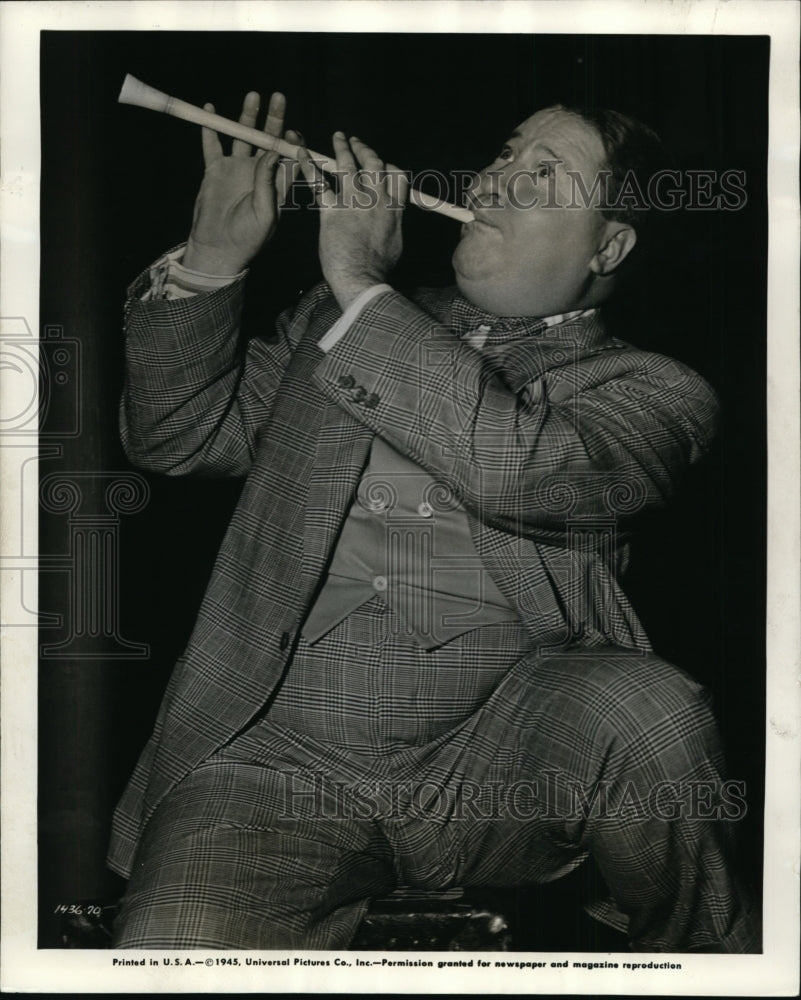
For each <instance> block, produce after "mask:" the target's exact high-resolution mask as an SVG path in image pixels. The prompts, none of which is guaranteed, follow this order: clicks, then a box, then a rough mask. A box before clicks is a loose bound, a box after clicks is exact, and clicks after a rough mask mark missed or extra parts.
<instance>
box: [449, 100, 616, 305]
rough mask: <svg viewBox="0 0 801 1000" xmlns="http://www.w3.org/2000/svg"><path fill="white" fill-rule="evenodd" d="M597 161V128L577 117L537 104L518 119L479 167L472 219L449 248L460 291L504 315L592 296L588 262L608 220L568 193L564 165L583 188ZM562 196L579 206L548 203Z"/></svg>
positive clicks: (601, 160)
mask: <svg viewBox="0 0 801 1000" xmlns="http://www.w3.org/2000/svg"><path fill="white" fill-rule="evenodd" d="M554 160H559V161H562V162H560V163H559V164H558V165H555V164H554V163H553V162H549V161H554ZM604 165H605V155H604V148H603V143H602V142H601V138H600V136H599V135H598V133H597V132H596V131H595V129H594V128H593V127H592V126H591V125H589V124H587V123H586V122H584V121H582V120H581V119H580V118H579V117H578V116H576V115H573V114H571V113H569V112H567V111H563V110H561V109H559V108H546V109H545V110H543V111H538V112H537V113H536V114H535V115H533V116H532V117H531V118H529V119H527V120H526V121H525V122H523V124H522V125H520V126H519V128H518V129H516V130H515V132H513V133H512V135H511V137H510V138H509V140H508V141H507V143H506V144H505V145H504V146H503V148H502V149H501V151H500V153H499V155H498V156H497V158H496V159H495V160H493V162H492V163H491V164H489V166H488V167H486V168H485V169H484V170H483V171H482V172H481V183H480V185H479V187H478V188H477V190H476V191H475V192H474V198H477V202H478V203H477V204H474V205H471V207H472V208H473V210H474V212H475V221H474V222H470V223H468V224H467V225H465V226H464V227H463V230H462V238H461V241H460V242H459V245H458V246H457V248H456V251H455V253H454V256H453V266H454V269H455V272H456V283H457V285H458V286H459V289H460V291H461V292H462V294H463V295H464V296H465V297H466V298H468V299H470V300H471V301H472V302H474V303H475V304H476V305H478V306H481V307H482V308H484V309H488V310H489V311H490V312H494V313H496V314H498V315H507V316H509V315H511V316H523V315H529V316H549V315H553V314H555V313H561V312H567V311H569V310H571V309H579V308H585V307H586V306H588V305H591V304H594V301H593V293H592V292H591V291H590V286H591V285H593V279H594V278H595V271H594V270H593V269H592V265H593V261H594V260H595V259H596V254H597V253H598V251H599V249H600V247H601V246H602V245H603V244H604V243H605V241H606V236H607V231H608V224H607V220H606V219H605V218H604V217H603V216H602V214H601V212H600V210H599V209H597V208H593V207H589V206H585V205H583V201H582V198H581V197H580V195H579V197H576V198H574V197H573V189H572V187H571V180H570V177H569V176H568V174H567V173H566V171H568V170H571V171H577V172H578V173H579V174H580V175H581V178H582V181H583V183H584V186H585V189H586V190H588V191H591V190H592V186H593V183H594V181H595V178H596V176H597V174H598V172H599V171H601V170H603V169H604ZM535 199H536V204H535V205H533V207H528V206H532V203H533V202H534V200H535ZM596 200H597V196H596ZM571 202H573V203H574V204H579V205H580V207H573V208H567V207H548V206H549V204H550V206H557V205H561V206H567V205H570V204H571Z"/></svg>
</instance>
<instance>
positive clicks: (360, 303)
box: [317, 284, 393, 354]
mask: <svg viewBox="0 0 801 1000" xmlns="http://www.w3.org/2000/svg"><path fill="white" fill-rule="evenodd" d="M392 290H393V289H392V285H385V284H380V285H371V286H370V287H369V288H365V290H364V291H363V292H359V294H358V295H357V296H356V298H355V299H354V300H353V302H351V304H350V305H349V306H348V308H347V309H346V310H345V312H343V313H342V315H341V316H340V317H339V319H338V320H337V321H336V323H334V325H333V326H332V327H331V329H330V330H329V331H328V332H327V333H325V334H324V335H323V336H322V337H321V338H320V340H319V341H318V342H317V346H318V347H319V348H320V350H321V351H325V352H326V354H327V353H328V351H330V350H331V348H332V347H334V345H335V344H338V343H339V341H340V340H342V338H343V337H344V336H345V334H346V333H347V332H348V330H349V329H350V327H351V326H352V325H353V323H354V322H355V320H356V318H357V317H358V316H359V314H360V313H361V312H362V310H363V309H364V308H365V307H366V306H367V304H368V303H369V302H372V301H373V299H374V298H375V297H376V295H380V294H381V293H382V292H391V291H392Z"/></svg>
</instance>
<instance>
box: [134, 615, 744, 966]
mask: <svg viewBox="0 0 801 1000" xmlns="http://www.w3.org/2000/svg"><path fill="white" fill-rule="evenodd" d="M388 615H389V612H388V611H387V609H386V607H385V606H384V605H383V604H382V603H381V602H380V600H378V599H373V601H371V602H370V603H369V604H368V605H365V606H364V607H362V608H360V609H359V610H358V611H357V612H355V613H354V614H353V615H352V616H351V617H350V618H349V619H347V620H346V621H345V622H343V623H342V624H341V625H340V626H338V627H337V628H336V629H335V630H334V631H333V632H332V633H331V634H330V635H329V636H327V637H325V638H324V639H323V640H321V641H320V642H319V643H317V644H315V645H314V646H313V647H309V646H307V645H306V644H305V643H304V642H303V640H301V644H300V646H299V648H298V650H297V653H296V655H295V659H294V661H293V664H292V668H291V670H290V672H289V675H288V678H287V685H286V686H285V687H284V688H282V689H281V692H280V693H279V695H278V697H277V699H276V701H275V702H274V704H273V707H272V709H271V711H270V712H269V713H268V714H267V715H266V716H265V717H264V718H262V719H261V720H260V721H258V722H257V723H256V724H254V725H253V726H251V727H250V728H249V729H247V730H246V731H245V732H243V733H242V734H240V735H239V736H237V737H236V738H235V739H234V740H233V741H232V742H231V743H229V744H228V745H227V746H225V747H223V748H221V749H220V750H218V751H217V752H216V753H215V754H213V755H212V756H211V757H210V758H209V759H208V760H207V761H205V762H204V763H203V764H201V765H200V766H199V767H197V768H196V769H195V770H193V772H192V773H191V774H190V775H189V776H188V777H187V778H186V779H185V780H184V781H182V782H181V784H180V785H178V787H177V788H176V789H175V790H174V791H173V792H172V793H171V794H170V795H169V796H167V797H166V798H165V799H164V800H163V801H162V803H161V804H160V805H159V806H158V808H157V809H156V811H155V813H154V816H153V818H152V820H151V821H150V823H149V824H148V826H147V828H146V832H145V837H144V840H143V843H142V847H141V848H140V851H139V853H138V855H137V860H136V864H135V866H134V874H133V877H132V879H131V883H130V886H129V890H128V894H127V895H126V898H125V901H124V904H123V908H122V911H121V915H120V917H119V919H118V921H117V926H116V938H115V946H116V947H125V948H167V947H181V948H184V947H187V948H189V947H218V948H237V947H240V948H243V947H244V948H278V947H295V948H335V947H345V946H347V944H348V943H349V941H350V939H351V937H352V935H353V934H354V932H355V930H356V928H357V927H358V924H359V922H360V920H361V919H362V917H363V915H364V913H365V910H366V907H367V903H368V901H369V898H370V897H371V896H375V895H379V894H383V893H386V892H388V891H389V890H390V889H391V888H393V887H394V886H395V885H396V884H397V883H398V882H401V883H402V884H405V885H407V886H409V885H410V886H420V887H423V888H426V889H429V890H434V889H446V888H448V887H451V886H454V885H460V886H466V887H468V886H482V885H496V886H501V885H508V886H516V885H525V884H532V883H538V882H545V881H550V880H552V879H554V878H557V877H558V876H559V875H563V874H565V873H567V872H569V871H570V870H571V869H573V868H574V867H576V865H578V864H580V863H581V862H582V861H583V860H584V859H585V858H586V856H587V854H588V853H592V855H593V857H594V859H595V860H596V863H597V864H598V865H599V867H600V869H601V871H602V872H603V874H604V876H605V879H606V881H607V884H608V886H609V887H610V889H611V891H612V894H613V898H612V899H599V900H597V901H596V902H595V903H594V904H593V911H592V912H593V913H594V915H596V916H598V917H599V918H601V919H603V920H605V921H606V922H608V923H611V924H612V925H614V926H617V927H618V928H619V929H621V930H628V932H629V934H630V937H631V940H632V944H633V947H634V948H635V949H637V950H642V951H675V950H700V951H703V950H714V951H747V950H754V949H755V948H757V947H758V940H757V939H756V936H755V932H754V922H753V918H752V915H751V914H750V913H749V912H748V909H747V905H746V904H745V903H744V902H743V900H744V897H743V894H742V892H741V890H740V888H739V887H738V886H737V885H736V883H735V882H734V881H733V880H732V876H731V872H732V866H731V864H730V858H729V856H728V855H729V851H730V843H729V838H730V833H731V831H730V829H729V827H730V826H731V824H726V823H718V824H712V823H710V822H708V820H706V819H703V818H699V817H697V816H694V814H693V811H692V809H691V808H689V807H690V804H691V799H692V794H693V793H692V791H691V789H692V788H694V787H695V788H698V787H704V788H705V789H706V791H705V792H704V796H703V797H704V801H705V802H706V803H707V806H706V808H707V809H708V808H720V804H721V796H722V794H723V788H724V786H723V774H722V762H721V758H720V751H719V747H718V743H717V735H716V728H715V724H714V721H713V719H712V716H711V714H710V711H709V705H708V701H707V698H706V695H705V693H704V691H703V690H702V689H701V688H700V687H699V686H698V685H697V684H696V683H695V682H693V681H692V680H691V679H690V678H689V677H688V676H686V675H685V674H683V673H682V672H681V671H679V670H676V669H675V668H673V667H671V666H669V665H668V664H666V663H664V662H663V661H661V660H659V659H658V658H657V657H655V656H653V655H652V654H648V655H645V656H643V655H640V654H639V653H637V652H636V651H632V650H622V649H613V648H606V649H603V650H596V651H592V652H589V651H586V650H575V651H572V652H568V651H563V652H562V653H561V654H558V655H554V656H548V657H542V656H540V655H539V654H538V653H537V652H536V651H530V652H529V653H528V654H525V653H524V651H525V648H526V646H527V643H528V639H527V637H526V633H525V630H524V629H523V628H522V627H520V626H516V625H514V624H499V625H494V626H488V627H486V628H481V629H477V630H476V631H475V632H474V633H470V634H468V635H465V636H462V637H460V638H459V639H457V640H455V641H454V642H452V643H449V644H447V645H446V646H444V647H440V648H438V649H435V650H423V649H421V648H420V647H419V646H417V645H416V644H414V643H411V642H409V640H408V639H403V638H399V637H397V636H396V635H395V634H394V632H393V631H392V629H391V628H390V629H388V628H387V627H386V626H387V617H388ZM475 654H480V656H481V658H482V659H483V660H484V661H485V663H486V667H485V669H484V670H482V669H481V668H479V667H473V668H471V667H469V666H468V667H467V668H464V667H463V665H462V664H463V663H464V662H466V661H468V657H469V656H471V655H475ZM304 695H305V698H306V706H307V707H308V711H304V702H303V699H304ZM326 701H330V704H329V706H328V708H327V709H326ZM655 789H660V790H661V791H660V796H661V798H660V802H659V805H660V808H661V809H662V813H663V815H662V816H661V817H660V815H659V809H656V808H655V807H654V802H655V801H656V800H655V795H654V790H655ZM665 793H667V794H665ZM677 796H679V797H682V801H683V810H682V811H680V812H679V813H678V814H676V815H674V816H672V817H670V816H668V815H667V809H666V806H667V804H668V803H669V802H670V801H671V800H675V798H676V797H677Z"/></svg>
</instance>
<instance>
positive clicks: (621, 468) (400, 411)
mask: <svg viewBox="0 0 801 1000" xmlns="http://www.w3.org/2000/svg"><path fill="white" fill-rule="evenodd" d="M146 283H147V274H145V275H143V276H140V279H138V281H137V282H136V283H135V284H134V285H133V286H132V289H131V296H130V298H129V300H128V303H127V307H126V309H127V342H126V343H127V346H126V350H127V367H126V384H125V388H124V392H123V398H122V404H121V427H122V437H123V442H124V445H125V448H126V452H127V454H128V456H129V458H130V459H131V461H132V462H133V463H134V464H136V465H139V466H141V467H143V468H145V469H148V470H151V471H155V472H161V473H165V474H167V475H184V474H195V475H201V476H203V475H205V476H226V475H227V476H245V475H246V476H247V479H246V482H245V485H244V488H243V491H242V494H241V497H240V500H239V504H238V506H237V509H236V511H235V513H234V515H233V518H232V520H231V524H230V526H229V528H228V531H227V534H226V536H225V538H224V541H223V543H222V546H221V549H220V552H219V554H218V557H217V561H216V564H215V567H214V572H213V574H212V578H211V581H210V583H209V586H208V589H207V592H206V595H205V597H204V600H203V603H202V606H201V609H200V612H199V615H198V619H197V623H196V625H195V628H194V631H193V633H192V636H191V638H190V640H189V644H188V646H187V648H186V650H185V651H184V653H183V654H182V656H181V657H180V659H179V661H178V663H177V664H176V666H175V669H174V671H173V674H172V676H171V679H170V682H169V684H168V687H167V690H166V693H165V696H164V699H163V702H162V705H161V708H160V711H159V714H158V718H157V721H156V724H155V729H154V732H153V735H152V737H151V739H150V741H149V742H148V744H147V746H146V747H145V750H144V751H143V753H142V756H141V758H140V760H139V763H138V765H137V767H136V769H135V772H134V775H133V777H132V778H131V781H130V783H129V785H128V788H127V789H126V791H125V793H124V795H123V797H122V799H121V801H120V803H119V805H118V807H117V811H116V813H115V817H114V827H113V836H112V844H111V849H110V854H109V864H110V866H111V867H112V868H113V869H114V870H115V871H117V872H119V873H121V874H123V875H126V876H127V875H128V874H129V872H130V868H131V864H132V860H133V856H134V852H135V849H136V845H137V841H138V838H139V835H140V833H141V830H142V827H143V825H144V823H145V822H146V821H147V819H148V817H149V816H150V815H151V813H152V811H153V810H154V808H155V807H156V805H157V804H158V802H159V801H160V800H161V799H162V798H163V796H164V795H165V794H167V792H169V790H170V789H171V788H172V787H173V786H174V785H175V784H176V783H177V782H178V781H180V780H181V778H182V777H183V776H185V775H186V774H187V773H188V772H189V771H190V770H191V769H192V768H193V767H195V766H196V765H197V764H198V763H199V762H201V761H202V760H204V759H205V758H207V757H208V756H209V755H210V754H211V753H213V752H214V751H215V750H216V749H217V748H219V747H220V746H221V745H223V744H224V743H226V742H227V741H228V740H230V739H231V738H232V737H233V735H234V734H235V733H237V732H238V731H239V730H241V729H242V728H243V727H244V726H246V725H247V724H248V723H249V722H250V721H251V720H252V719H253V718H254V716H256V715H257V714H258V713H259V712H260V711H262V710H263V708H264V706H265V703H266V702H267V701H268V699H269V697H270V694H271V693H272V692H273V691H274V689H275V688H276V685H277V684H278V683H279V681H280V679H281V676H282V674H283V672H284V670H285V669H286V667H287V665H288V663H289V661H290V659H291V656H292V651H293V647H294V644H295V641H296V637H297V636H298V634H299V628H300V626H301V624H302V622H303V619H304V616H305V614H306V613H307V611H308V609H309V608H310V606H311V604H312V602H313V600H314V598H315V596H316V594H317V591H318V589H319V587H320V584H321V582H322V580H323V579H324V576H325V570H326V566H327V563H328V561H329V559H330V556H331V554H332V550H333V545H334V543H335V540H336V538H337V534H338V532H339V530H340V528H341V526H342V524H343V521H344V518H345V516H346V514H347V511H348V508H349V505H350V502H351V500H352V498H353V495H354V490H355V488H356V486H357V484H358V481H359V477H360V475H361V472H362V470H363V468H364V466H365V464H366V461H367V457H368V453H369V449H370V443H371V441H372V439H373V436H374V435H380V436H381V437H383V438H385V439H386V440H387V441H388V442H389V443H390V444H391V445H392V446H394V447H395V448H396V449H398V450H399V451H400V452H402V453H403V454H405V455H407V456H409V457H410V458H412V459H413V460H414V461H415V462H417V463H418V464H419V465H421V466H422V467H424V468H425V469H426V470H427V471H428V472H429V473H431V474H432V475H433V476H434V477H435V478H437V479H439V480H441V481H442V482H443V483H444V484H445V485H446V486H448V487H450V488H451V489H452V490H454V491H455V493H456V494H457V496H458V497H459V498H460V499H461V501H462V503H463V504H464V506H465V507H466V509H467V511H468V514H469V517H470V525H471V531H472V535H473V540H474V543H475V546H476V549H477V551H478V553H479V555H480V557H481V559H482V561H483V562H484V564H485V566H486V568H487V570H488V571H489V572H490V573H491V574H492V576H493V578H494V580H495V582H496V584H497V585H498V587H499V588H500V589H501V591H502V592H503V593H504V594H505V596H506V597H507V599H508V600H510V601H511V602H512V603H513V605H514V606H516V607H517V608H518V610H519V612H520V615H521V617H522V619H523V620H524V621H525V623H526V625H527V627H528V628H529V631H530V633H531V635H532V638H533V640H534V642H535V643H536V644H537V645H538V646H540V647H543V646H544V647H559V646H560V645H564V644H572V645H574V646H575V645H576V644H578V645H580V646H586V647H592V646H597V645H601V644H608V643H613V644H616V645H619V646H625V647H629V648H635V649H636V648H640V649H643V650H645V649H648V641H647V638H646V636H645V634H644V632H643V630H642V628H641V626H640V624H639V622H638V621H637V618H636V616H635V615H634V612H633V610H632V609H631V606H630V605H629V602H628V600H627V599H626V597H625V595H624V594H623V592H622V590H621V589H620V587H619V585H618V583H617V580H616V570H617V568H618V564H619V561H620V557H621V553H622V552H623V550H624V544H623V543H624V541H625V536H624V529H625V522H626V520H627V519H628V518H629V517H630V516H632V515H634V514H636V513H638V512H641V511H643V510H646V509H648V508H652V507H654V506H658V505H661V504H663V503H664V502H665V501H666V500H667V499H668V498H669V497H670V495H671V494H672V493H673V491H674V490H675V488H676V485H677V482H678V480H679V478H680V476H681V474H682V472H683V471H684V470H685V469H686V468H687V466H688V465H689V464H690V463H691V462H693V461H695V460H696V459H697V458H698V457H699V456H700V455H701V454H702V453H703V452H704V451H705V450H706V448H707V447H708V445H709V442H710V440H711V438H712V436H713V433H714V426H715V419H716V411H717V406H716V402H715V398H714V395H713V393H712V391H711V390H710V388H709V387H708V386H707V385H706V383H705V382H704V381H703V380H702V379H701V378H699V376H697V375H696V374H695V373H694V372H692V371H690V370H689V369H688V368H686V367H684V366H683V365H681V364H679V363H677V362H676V361H673V360H670V359H668V358H665V357H662V356H659V355H655V354H652V353H648V352H645V351H641V350H638V349H636V348H634V347H631V346H630V345H628V344H625V343H623V342H621V341H618V340H615V339H613V338H611V337H609V336H608V335H607V334H606V332H605V331H604V328H603V325H602V322H601V320H600V318H599V317H598V314H597V313H596V314H595V315H593V316H591V317H589V318H586V317H585V318H581V319H579V320H577V321H574V322H568V323H565V324H562V325H561V326H559V327H554V328H550V329H548V330H546V331H545V332H543V333H542V334H539V335H537V336H532V337H528V338H525V339H523V340H516V341H511V342H507V343H501V344H498V345H496V346H494V347H493V346H491V345H490V346H488V347H487V348H485V349H484V350H483V351H481V352H478V351H476V350H474V349H473V348H472V347H470V346H469V345H468V344H466V343H465V342H463V341H461V340H460V339H459V338H458V337H456V336H455V335H454V333H453V331H452V330H451V329H450V328H449V326H448V317H449V301H450V298H451V297H452V294H453V293H451V295H450V296H449V295H448V294H446V293H434V292H427V293H423V294H422V295H421V296H420V297H419V298H418V299H417V300H416V301H415V302H412V301H410V300H409V299H406V298H404V297H403V296H401V295H400V294H398V293H396V292H386V293H382V294H380V295H378V296H377V297H376V298H375V299H373V301H372V302H371V303H370V304H369V305H368V306H367V307H366V309H365V310H364V311H363V312H362V313H361V315H360V316H359V317H358V319H357V320H356V322H355V323H354V325H353V326H352V327H351V328H350V330H349V331H348V333H347V334H346V336H345V337H344V338H343V339H342V340H341V341H340V342H339V343H338V344H337V345H336V346H335V347H334V348H333V349H332V350H331V351H330V352H329V353H328V354H325V353H323V352H322V351H321V350H320V348H319V347H318V346H317V342H318V341H319V339H320V337H321V336H322V335H323V334H324V333H325V332H326V331H327V330H328V329H329V328H330V327H331V325H332V324H333V323H334V321H335V320H336V319H337V318H338V317H339V315H340V310H339V308H338V306H337V305H336V302H335V300H334V299H333V297H332V296H331V294H330V292H329V290H328V288H327V286H325V285H319V286H317V287H316V288H314V289H313V290H312V291H311V292H310V293H308V294H307V295H306V296H305V297H304V298H303V299H302V300H301V301H300V303H299V305H298V306H297V308H296V309H295V310H294V311H290V312H288V313H286V314H284V315H282V316H281V318H280V319H279V321H278V324H277V338H276V339H273V340H270V341H267V340H261V339H253V340H251V341H250V342H249V343H248V344H247V346H246V347H244V348H242V347H240V345H239V343H238V324H239V316H240V310H241V296H242V282H241V281H237V282H235V283H234V284H232V285H229V286H227V287H225V288H223V289H221V290H218V291H215V292H211V293H208V294H204V295H199V296H197V297H194V298H186V299H177V300H161V301H150V302H142V301H140V300H139V298H138V296H139V295H141V293H142V291H143V289H144V287H145V285H146Z"/></svg>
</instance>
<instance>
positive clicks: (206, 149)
mask: <svg viewBox="0 0 801 1000" xmlns="http://www.w3.org/2000/svg"><path fill="white" fill-rule="evenodd" d="M203 110H204V111H210V112H211V113H212V114H214V105H213V104H204V105H203ZM200 141H201V143H202V145H203V162H204V163H205V165H206V166H207V167H210V166H211V164H212V163H214V161H215V160H219V159H220V158H221V157H222V155H223V151H222V145H221V143H220V137H219V136H218V135H217V133H216V132H215V131H214V129H213V128H206V127H205V126H204V127H203V128H202V129H201V130H200Z"/></svg>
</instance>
